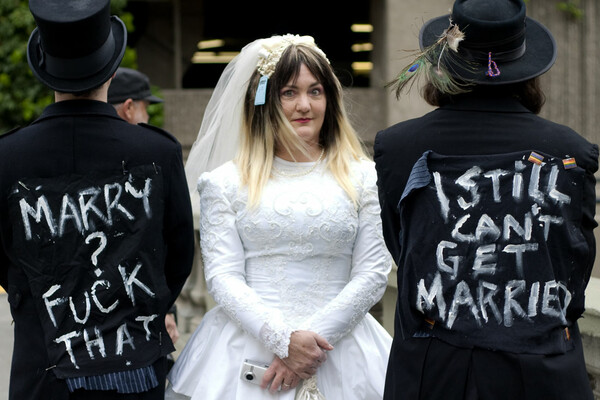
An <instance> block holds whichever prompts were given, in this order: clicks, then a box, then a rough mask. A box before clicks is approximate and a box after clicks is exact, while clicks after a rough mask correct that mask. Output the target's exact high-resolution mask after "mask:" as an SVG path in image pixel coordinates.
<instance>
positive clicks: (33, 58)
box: [27, 0, 127, 93]
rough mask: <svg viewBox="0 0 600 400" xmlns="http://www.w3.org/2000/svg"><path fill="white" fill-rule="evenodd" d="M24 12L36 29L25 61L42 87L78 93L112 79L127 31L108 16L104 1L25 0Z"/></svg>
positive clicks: (119, 59)
mask: <svg viewBox="0 0 600 400" xmlns="http://www.w3.org/2000/svg"><path fill="white" fill-rule="evenodd" d="M29 9H30V10H31V13H32V14H33V17H34V18H35V21H36V24H37V28H36V29H35V30H34V31H33V32H32V33H31V36H30V38H29V43H28V44H27V61H28V62H29V66H30V68H31V70H32V71H33V74H34V75H35V76H36V78H38V79H39V80H40V81H41V82H42V83H44V84H45V85H47V86H48V87H50V88H51V89H54V90H56V91H59V92H64V93H80V92H85V91H87V90H90V89H94V88H96V87H98V86H100V85H101V84H103V83H104V82H106V81H107V80H108V79H109V78H110V77H111V76H112V74H113V73H114V72H115V70H116V69H117V67H118V66H119V63H120V62H121V59H122V58H123V54H124V53H125V46H126V42H127V30H126V29H125V24H123V21H121V20H120V19H119V18H118V17H115V16H112V17H111V16H110V0H77V1H68V0H30V1H29Z"/></svg>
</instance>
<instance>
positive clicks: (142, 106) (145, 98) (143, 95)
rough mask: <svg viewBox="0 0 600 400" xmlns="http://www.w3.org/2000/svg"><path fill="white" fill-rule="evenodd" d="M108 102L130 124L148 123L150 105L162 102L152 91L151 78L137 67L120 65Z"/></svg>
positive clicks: (110, 87) (113, 80)
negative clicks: (137, 69)
mask: <svg viewBox="0 0 600 400" xmlns="http://www.w3.org/2000/svg"><path fill="white" fill-rule="evenodd" d="M108 102H109V103H110V104H112V105H113V106H114V107H115V109H116V110H117V114H119V117H121V118H123V119H124V120H125V121H127V122H129V123H130V124H138V123H140V122H143V123H145V124H147V123H148V106H149V105H150V104H157V103H162V102H163V100H162V99H161V98H159V97H156V96H154V95H153V94H152V92H151V91H150V79H148V77H147V76H146V75H145V74H143V73H141V72H140V71H136V70H135V69H131V68H125V67H119V68H118V69H117V73H116V74H115V77H114V78H113V79H112V82H111V83H110V86H109V88H108Z"/></svg>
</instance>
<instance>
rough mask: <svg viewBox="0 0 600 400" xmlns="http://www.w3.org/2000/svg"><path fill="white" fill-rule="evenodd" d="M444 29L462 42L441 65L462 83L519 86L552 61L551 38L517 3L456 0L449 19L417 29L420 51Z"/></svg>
mask: <svg viewBox="0 0 600 400" xmlns="http://www.w3.org/2000/svg"><path fill="white" fill-rule="evenodd" d="M450 24H455V25H456V26H458V28H459V29H460V31H462V32H463V33H464V35H465V37H464V40H462V41H460V42H459V44H458V54H457V53H455V52H454V51H452V50H449V49H448V50H447V51H445V53H443V55H444V56H443V57H442V61H441V62H443V63H444V66H445V68H446V69H447V70H448V72H449V73H450V74H451V75H453V76H454V77H457V78H459V79H462V80H464V81H466V82H472V83H477V84H483V85H501V84H508V83H516V82H522V81H526V80H528V79H531V78H534V77H536V76H539V75H541V74H543V73H544V72H546V71H548V70H549V69H550V67H551V66H552V64H554V61H555V60H556V45H555V42H554V38H553V37H552V34H551V33H550V32H549V31H548V29H546V27H544V26H543V25H542V24H540V23H539V22H537V21H535V20H534V19H531V18H529V17H526V16H525V4H524V3H523V1H522V0H456V1H455V3H454V7H453V9H452V14H451V15H445V16H442V17H438V18H434V19H432V20H430V21H428V22H426V23H425V25H424V26H423V28H421V33H420V38H419V39H420V46H421V49H426V48H428V47H429V46H431V45H433V44H434V43H436V42H437V41H438V40H439V39H440V37H442V36H444V32H445V30H446V29H448V28H449V27H451V26H450ZM430 61H431V60H430ZM432 62H437V60H435V61H432Z"/></svg>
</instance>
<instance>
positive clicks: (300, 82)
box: [279, 64, 327, 145]
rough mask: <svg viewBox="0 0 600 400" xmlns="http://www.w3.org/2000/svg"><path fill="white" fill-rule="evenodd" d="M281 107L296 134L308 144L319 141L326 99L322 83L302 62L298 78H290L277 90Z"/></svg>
mask: <svg viewBox="0 0 600 400" xmlns="http://www.w3.org/2000/svg"><path fill="white" fill-rule="evenodd" d="M279 99H280V101H281V107H282V108H283V113H284V114H285V116H286V118H287V119H288V121H290V124H292V127H294V130H295V131H296V134H297V135H298V136H300V138H301V139H302V140H304V141H305V142H306V143H307V144H309V145H317V144H318V143H319V133H320V132H321V127H322V126H323V121H324V119H325V109H326V107H327V101H326V98H325V91H324V89H323V85H321V83H319V81H317V79H316V78H315V77H314V76H313V74H311V72H310V70H309V69H308V68H307V67H306V65H304V64H302V66H301V67H300V73H299V74H298V78H297V79H296V80H295V81H294V79H291V80H290V81H289V82H288V83H287V84H286V85H285V86H283V87H282V88H281V90H280V92H279Z"/></svg>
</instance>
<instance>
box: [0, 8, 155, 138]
mask: <svg viewBox="0 0 600 400" xmlns="http://www.w3.org/2000/svg"><path fill="white" fill-rule="evenodd" d="M28 4H29V3H28V1H27V0H0V60H2V61H1V62H0V134H2V133H4V132H6V131H8V130H10V129H12V128H14V127H17V126H25V125H28V124H29V123H31V122H32V121H33V120H35V119H36V118H37V117H38V116H39V115H40V114H41V112H42V111H43V109H44V108H45V107H46V106H47V105H49V104H51V103H52V102H53V100H54V93H53V91H52V90H50V89H49V88H47V87H46V86H44V85H43V84H42V83H40V82H39V81H38V80H37V79H36V78H35V77H34V76H33V74H32V72H31V70H30V69H29V65H28V64H27V42H28V40H29V35H30V34H31V32H32V31H33V29H34V28H35V21H34V19H33V16H32V15H31V12H30V11H29V5H28ZM126 6H127V0H112V1H111V12H112V13H113V14H116V15H119V17H120V18H121V19H122V20H123V22H124V23H125V25H126V27H127V31H128V32H133V30H134V24H133V15H132V14H131V13H129V12H126V11H125V7H126ZM121 65H122V66H124V67H129V68H137V54H136V52H135V50H134V49H131V48H127V50H126V51H125V56H124V57H123V61H122V62H121ZM162 118H163V117H162V108H160V107H154V109H153V110H151V123H154V124H158V125H159V126H160V125H162Z"/></svg>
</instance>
